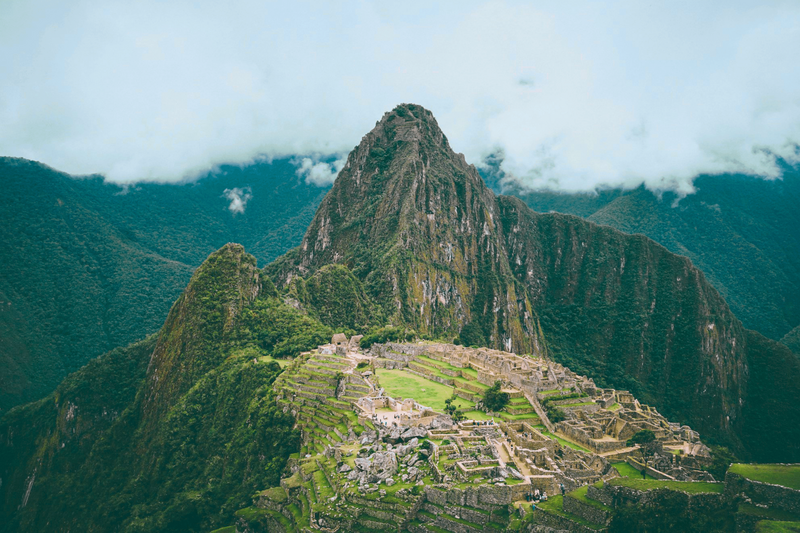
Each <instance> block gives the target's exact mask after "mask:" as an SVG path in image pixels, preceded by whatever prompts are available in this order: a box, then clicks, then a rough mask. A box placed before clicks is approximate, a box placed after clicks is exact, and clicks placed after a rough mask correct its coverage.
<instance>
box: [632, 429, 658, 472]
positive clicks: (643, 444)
mask: <svg viewBox="0 0 800 533" xmlns="http://www.w3.org/2000/svg"><path fill="white" fill-rule="evenodd" d="M657 442H658V441H656V434H655V433H653V432H652V431H650V430H649V429H643V430H641V431H638V432H636V433H635V434H634V435H633V437H631V438H629V439H628V442H627V443H626V444H627V445H628V446H636V445H638V446H639V453H640V454H641V456H642V462H643V463H644V466H645V470H646V469H647V463H648V461H649V460H650V457H652V456H653V454H655V453H656V447H657ZM644 472H645V471H644V470H642V477H644Z"/></svg>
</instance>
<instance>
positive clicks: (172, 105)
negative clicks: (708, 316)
mask: <svg viewBox="0 0 800 533" xmlns="http://www.w3.org/2000/svg"><path fill="white" fill-rule="evenodd" d="M798 49H800V3H797V2H783V1H772V2H770V1H759V2H737V1H731V2H724V3H722V2H647V3H643V2H638V1H635V0H626V1H611V2H602V3H601V2H591V1H585V2H569V3H564V2H545V1H543V2H536V3H535V4H532V3H530V2H523V1H518V2H517V1H511V0H509V1H492V0H490V1H458V2H455V1H454V2H443V3H431V2H413V1H412V2H409V3H406V4H404V9H403V12H402V13H400V12H398V11H397V10H396V9H394V8H393V4H391V3H389V2H381V1H375V2H368V1H352V2H342V3H337V5H336V7H335V8H334V7H331V6H330V5H329V4H328V3H325V2H321V1H319V2H307V1H298V2H257V1H255V0H244V1H241V0H240V1H233V2H225V3H221V2H210V1H195V0H176V1H173V2H162V1H160V0H142V1H141V2H126V1H123V0H104V1H102V2H101V1H100V0H91V1H90V0H75V1H73V2H66V3H64V2H56V1H55V0H25V1H23V0H7V1H5V2H2V3H0V55H2V57H3V58H4V60H3V61H2V62H0V154H2V155H13V156H21V157H27V158H30V159H36V160H39V161H42V162H44V163H47V164H49V165H51V166H53V167H55V168H58V169H61V170H65V171H67V172H71V173H75V174H85V173H95V172H97V173H102V174H104V175H106V176H107V178H108V179H109V180H111V181H115V182H118V183H131V182H138V181H179V180H185V179H191V178H192V177H195V176H197V175H199V174H201V173H202V172H204V171H207V170H208V169H210V168H213V167H214V166H215V165H219V164H223V163H246V162H248V161H251V160H253V159H254V158H256V157H259V156H267V157H285V156H297V155H298V154H321V156H320V157H317V158H310V159H311V167H310V168H309V169H308V170H307V171H303V172H305V173H304V174H303V175H304V176H305V179H307V180H308V181H310V182H312V183H325V182H326V181H328V180H330V179H331V177H332V176H333V174H334V172H335V171H336V167H335V166H334V167H330V165H329V164H328V168H325V166H324V165H323V166H318V165H321V164H322V162H325V161H330V159H329V158H327V157H323V156H324V155H330V156H333V157H339V155H340V154H345V153H348V152H349V151H350V150H351V149H352V147H353V146H354V145H355V144H357V143H358V142H359V140H360V139H361V137H362V136H363V135H364V134H365V133H366V132H368V131H369V130H370V129H371V128H372V126H373V125H374V124H375V121H376V120H378V119H379V118H380V117H381V116H382V114H383V113H384V112H385V111H387V110H389V109H391V108H392V107H394V106H395V105H396V104H398V103H401V102H413V103H417V104H421V105H423V106H425V107H427V108H428V109H430V110H431V111H433V113H434V115H435V116H436V117H437V119H438V120H439V123H440V125H441V126H442V129H443V130H444V131H445V133H446V134H447V136H448V138H449V139H450V142H451V144H452V146H453V147H454V148H455V149H456V150H458V151H460V152H463V153H464V154H465V155H466V156H467V160H468V161H470V162H472V163H476V164H479V163H480V162H481V161H482V160H483V158H485V157H486V156H487V155H488V154H491V153H500V152H502V153H503V154H504V160H503V162H502V168H503V170H504V171H505V172H506V174H507V175H509V176H511V177H512V178H513V179H516V180H518V181H520V182H522V183H524V184H526V185H528V186H532V187H550V188H555V189H561V190H569V191H578V190H591V189H593V188H595V187H597V186H600V185H612V186H626V187H632V186H636V185H638V184H639V183H642V182H645V183H646V184H647V185H648V186H649V187H651V188H670V189H675V190H679V191H683V192H688V191H691V190H692V179H693V178H694V177H695V176H696V175H698V174H700V173H725V172H744V173H750V174H755V175H760V176H764V177H765V178H776V177H778V176H779V175H780V170H779V168H778V166H777V165H776V162H775V158H776V157H781V158H784V159H786V160H787V161H789V162H791V163H797V162H798V160H799V159H800V151H798V142H800V62H798V61H797V60H796V57H795V56H796V50H798ZM303 164H305V163H304V160H302V161H301V168H303V167H302V165H303ZM326 164H327V163H326ZM315 169H316V170H315Z"/></svg>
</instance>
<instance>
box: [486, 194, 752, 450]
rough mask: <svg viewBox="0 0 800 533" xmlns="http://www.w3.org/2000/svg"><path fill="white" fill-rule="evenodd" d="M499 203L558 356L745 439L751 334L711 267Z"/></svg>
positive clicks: (511, 246)
mask: <svg viewBox="0 0 800 533" xmlns="http://www.w3.org/2000/svg"><path fill="white" fill-rule="evenodd" d="M499 204H500V206H501V214H502V217H503V223H504V226H505V227H507V228H510V231H508V232H507V233H506V239H507V240H506V248H507V249H508V251H509V254H510V259H511V261H510V262H511V265H512V267H513V268H514V274H515V275H516V277H517V279H519V280H520V282H522V283H525V284H526V287H527V289H528V292H529V294H530V297H531V300H532V302H533V305H534V308H535V309H536V311H537V312H538V313H539V315H540V317H541V320H542V328H543V330H544V333H545V338H546V339H547V342H548V345H549V346H551V348H552V355H553V357H555V358H556V359H558V360H560V361H561V362H563V363H565V364H568V365H569V366H570V368H571V369H573V370H574V371H578V372H584V371H585V372H587V373H589V374H590V375H592V376H594V377H595V379H597V380H598V382H600V383H602V384H608V385H611V384H612V383H614V384H617V385H620V384H624V385H625V386H626V387H628V388H631V389H633V390H634V392H635V393H636V394H637V395H639V396H640V397H642V398H643V399H644V400H645V401H647V402H648V403H650V404H651V405H657V406H658V407H659V409H662V410H663V411H664V412H665V413H669V414H670V415H679V417H680V418H681V419H683V420H691V422H692V427H695V428H697V429H698V430H700V431H701V432H703V433H704V434H714V435H718V436H719V435H724V436H725V437H726V438H727V440H730V441H733V442H734V443H736V444H739V443H738V438H737V437H736V431H735V428H737V426H740V425H741V402H740V399H741V398H744V397H745V395H746V386H747V378H748V375H747V359H746V352H745V347H746V335H745V330H744V328H742V325H741V323H740V322H739V321H738V320H736V318H735V317H734V316H733V314H732V313H731V311H730V310H729V309H728V306H727V304H726V303H725V301H724V300H723V299H722V297H721V296H720V295H719V293H718V292H717V291H716V290H714V288H713V287H711V285H710V284H709V283H708V282H707V281H706V279H705V277H704V276H703V273H702V272H700V271H699V270H698V269H696V268H695V267H693V266H692V264H691V262H690V261H689V260H688V259H687V258H685V257H681V256H678V255H675V254H673V253H671V252H669V251H667V250H666V249H665V248H664V247H663V246H661V245H659V244H657V243H655V242H653V241H652V240H650V239H648V238H647V237H644V236H642V235H626V234H623V233H621V232H619V231H617V230H614V229H612V228H609V227H606V226H598V225H596V224H592V223H590V222H587V221H585V220H583V219H580V218H578V217H574V216H569V215H561V214H539V213H535V212H533V211H531V210H530V209H529V208H528V207H527V206H526V205H524V204H523V202H522V201H521V200H518V199H516V198H510V197H500V198H499Z"/></svg>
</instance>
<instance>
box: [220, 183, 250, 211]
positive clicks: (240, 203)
mask: <svg viewBox="0 0 800 533" xmlns="http://www.w3.org/2000/svg"><path fill="white" fill-rule="evenodd" d="M222 196H224V197H225V198H227V199H228V200H230V201H231V203H230V205H229V206H228V209H229V210H230V212H231V213H233V214H234V215H240V214H242V213H244V210H245V208H246V207H247V202H248V201H249V200H250V199H251V198H252V197H253V194H252V191H251V190H250V187H245V188H243V189H242V188H239V187H234V188H233V189H225V190H224V191H223V192H222Z"/></svg>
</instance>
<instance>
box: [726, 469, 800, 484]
mask: <svg viewBox="0 0 800 533" xmlns="http://www.w3.org/2000/svg"><path fill="white" fill-rule="evenodd" d="M728 471H729V472H732V473H734V474H739V475H740V476H742V477H745V478H747V479H752V480H753V481H761V482H764V483H771V484H773V485H781V486H784V487H789V488H791V489H797V490H800V464H794V465H782V464H759V465H755V464H740V463H737V464H733V465H731V467H730V468H729V469H728Z"/></svg>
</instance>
